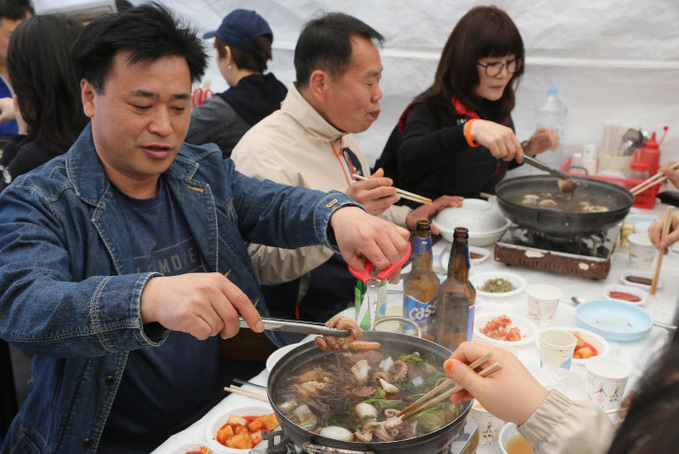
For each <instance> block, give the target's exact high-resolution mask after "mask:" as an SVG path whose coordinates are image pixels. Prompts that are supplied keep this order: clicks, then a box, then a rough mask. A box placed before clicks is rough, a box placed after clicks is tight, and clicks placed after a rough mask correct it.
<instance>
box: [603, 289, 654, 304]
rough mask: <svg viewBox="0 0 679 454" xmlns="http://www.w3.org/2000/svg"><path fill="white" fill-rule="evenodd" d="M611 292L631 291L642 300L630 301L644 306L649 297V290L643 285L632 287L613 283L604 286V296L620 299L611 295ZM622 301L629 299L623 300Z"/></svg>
mask: <svg viewBox="0 0 679 454" xmlns="http://www.w3.org/2000/svg"><path fill="white" fill-rule="evenodd" d="M610 292H625V293H630V294H632V295H634V296H637V297H639V298H641V300H640V301H636V302H634V301H628V302H629V303H632V304H634V305H635V306H643V305H644V304H646V298H647V297H648V292H647V291H646V290H644V289H642V288H641V287H632V286H631V285H620V284H611V285H607V286H606V287H604V291H603V293H602V296H603V297H604V298H606V299H609V300H613V299H618V298H613V297H612V296H610V295H609V293H610ZM621 301H627V300H621Z"/></svg>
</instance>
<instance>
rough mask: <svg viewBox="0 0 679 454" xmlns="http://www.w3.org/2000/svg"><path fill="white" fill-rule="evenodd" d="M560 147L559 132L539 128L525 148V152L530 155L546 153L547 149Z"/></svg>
mask: <svg viewBox="0 0 679 454" xmlns="http://www.w3.org/2000/svg"><path fill="white" fill-rule="evenodd" d="M558 147H559V134H558V133H557V132H556V131H555V130H553V129H547V128H538V130H537V131H535V133H534V134H533V137H531V138H530V140H529V141H528V143H527V144H526V148H524V150H523V151H524V152H525V153H526V154H528V155H530V156H535V155H536V154H540V153H544V152H545V151H547V150H556V149H557V148H558Z"/></svg>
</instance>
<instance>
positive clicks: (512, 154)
mask: <svg viewBox="0 0 679 454" xmlns="http://www.w3.org/2000/svg"><path fill="white" fill-rule="evenodd" d="M469 132H470V134H471V136H472V139H473V140H474V141H476V142H478V143H479V144H481V145H483V146H484V147H486V148H488V149H489V150H490V153H491V154H492V155H493V156H495V157H496V158H502V159H503V160H505V161H511V160H512V159H516V160H517V162H519V163H521V162H523V147H522V146H521V142H519V139H517V138H516V134H514V131H512V129H511V128H508V127H507V126H503V125H501V124H499V123H495V122H494V121H488V120H475V121H474V122H473V123H472V125H471V129H470V131H469Z"/></svg>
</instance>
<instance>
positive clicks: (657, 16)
mask: <svg viewBox="0 0 679 454" xmlns="http://www.w3.org/2000/svg"><path fill="white" fill-rule="evenodd" d="M34 2H35V6H36V10H37V11H38V12H39V11H40V9H41V8H43V9H46V8H49V7H54V6H61V5H63V4H64V0H34ZM69 3H82V2H81V1H78V0H70V2H69ZM131 3H133V4H139V3H141V2H140V1H134V0H133V1H132V2H131ZM162 3H164V4H166V5H167V6H169V7H170V8H172V9H173V10H175V11H176V12H177V13H179V14H180V15H181V16H183V17H184V18H186V20H187V21H189V23H191V24H192V25H193V26H195V27H196V29H197V30H198V31H199V32H200V33H201V34H202V33H204V32H206V31H209V30H214V29H216V28H217V27H218V26H219V24H220V22H221V20H222V18H223V16H224V15H225V14H226V13H227V12H229V11H231V10H233V9H235V8H247V9H254V10H256V11H257V12H258V13H260V14H261V15H262V16H264V17H265V18H266V19H267V21H268V22H269V24H270V25H271V28H272V29H273V31H274V37H275V39H274V60H273V62H272V63H271V64H270V65H269V70H270V71H272V72H273V73H274V74H276V76H277V77H278V78H279V79H280V80H281V81H282V82H283V83H285V84H286V85H287V84H289V83H291V82H292V81H293V80H294V78H295V76H294V68H293V63H292V59H293V50H294V45H295V42H296V40H297V36H298V34H299V31H300V29H301V27H302V25H303V24H304V22H305V21H306V20H308V19H309V18H311V17H314V16H317V15H319V14H322V13H323V12H329V11H337V10H339V11H342V12H345V13H348V14H351V15H354V16H356V17H358V18H359V19H361V20H363V21H365V22H366V23H368V24H369V25H371V26H372V27H374V28H375V29H376V30H378V31H379V32H380V33H382V34H383V35H384V36H385V38H386V43H385V45H384V48H383V50H382V62H383V65H384V72H383V77H382V81H381V83H380V86H381V88H382V91H383V98H382V101H381V105H382V114H381V115H380V118H379V119H378V120H377V121H376V122H375V123H374V124H373V126H372V127H371V128H370V129H369V130H368V131H366V132H364V133H362V134H359V135H358V140H359V142H360V144H361V146H362V148H363V150H364V152H365V154H366V155H367V156H368V160H369V162H371V163H373V162H374V161H375V159H376V158H377V157H378V156H379V154H380V153H381V151H382V148H383V146H384V143H385V142H386V139H387V137H388V136H389V133H390V132H391V130H392V128H393V127H394V125H395V123H396V120H397V119H398V117H399V115H400V113H401V111H402V110H403V108H404V107H405V106H406V105H407V104H408V103H409V101H410V100H411V99H412V98H413V97H414V96H416V95H417V94H419V93H420V92H422V91H423V90H425V89H426V88H427V87H428V86H429V85H430V84H431V82H432V80H433V75H434V72H435V70H436V65H437V63H438V58H439V54H440V51H441V49H442V47H443V45H444V44H445V41H446V39H447V38H448V35H449V34H450V31H451V30H452V28H453V26H454V25H455V24H456V23H457V21H458V20H459V18H460V17H462V15H463V14H464V13H465V12H467V11H468V10H469V9H470V8H472V7H473V6H476V5H482V4H494V5H497V6H498V7H500V8H502V9H504V10H505V11H507V13H508V14H509V15H510V17H512V19H513V20H514V22H515V23H516V25H517V27H518V28H519V30H520V32H521V35H522V37H523V40H524V46H525V48H526V57H527V58H526V71H525V73H524V76H523V79H522V81H521V84H520V86H519V90H518V93H517V103H516V107H515V110H514V113H513V118H514V122H515V124H516V128H517V135H518V137H519V139H520V140H524V139H527V138H529V137H530V135H531V134H532V132H533V131H534V129H535V118H534V109H535V107H536V106H537V105H539V104H540V103H541V102H542V100H543V97H544V96H545V93H546V91H547V89H548V88H552V87H553V88H557V89H558V90H559V94H560V96H561V98H562V99H563V100H564V102H565V103H566V105H567V106H568V108H569V114H568V124H567V127H566V134H565V137H564V138H563V142H564V145H565V147H564V150H563V152H562V153H561V154H557V153H554V152H549V153H546V154H545V155H543V156H542V158H543V159H545V160H546V161H548V162H550V163H552V164H555V165H556V164H560V163H561V162H562V160H563V159H565V158H566V157H568V156H569V155H570V154H571V153H573V152H574V151H579V150H580V149H581V148H582V146H583V145H584V144H587V143H594V144H598V143H599V142H600V140H601V138H602V135H603V129H604V125H605V124H608V123H618V124H624V125H629V126H631V127H636V128H642V129H644V130H647V131H657V132H659V133H662V127H663V126H665V125H669V126H670V130H669V133H668V135H667V139H666V141H665V142H664V143H663V144H662V146H661V150H662V157H661V162H667V161H669V160H676V159H679V25H677V24H679V2H678V1H677V0H645V1H643V2H640V1H632V0H617V1H614V0H597V1H592V0H570V1H567V2H565V1H556V0H534V1H531V2H528V1H510V0H506V1H493V2H479V1H473V0H455V1H450V0H447V1H444V0H420V1H417V2H412V1H404V0H365V1H355V0H348V1H345V2H341V3H340V2H336V1H330V0H278V1H277V0H256V1H238V0H190V1H187V0H165V1H163V2H162ZM211 44H212V42H211V40H210V41H207V42H206V47H207V48H208V49H209V51H210V55H211V56H212V61H211V66H210V68H209V70H208V74H207V76H206V77H207V78H210V79H211V88H212V89H213V90H214V91H215V92H217V91H221V90H224V89H226V88H227V86H226V82H225V81H224V80H223V79H222V77H221V76H220V74H219V72H218V70H217V67H216V64H214V50H213V49H212V47H211ZM524 167H526V166H524ZM527 172H528V173H529V172H531V169H523V168H522V169H520V170H518V171H514V173H527Z"/></svg>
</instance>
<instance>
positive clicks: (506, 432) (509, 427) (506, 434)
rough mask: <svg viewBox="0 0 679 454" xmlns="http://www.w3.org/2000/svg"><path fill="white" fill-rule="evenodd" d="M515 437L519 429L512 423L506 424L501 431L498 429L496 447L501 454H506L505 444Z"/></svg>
mask: <svg viewBox="0 0 679 454" xmlns="http://www.w3.org/2000/svg"><path fill="white" fill-rule="evenodd" d="M515 435H519V429H517V428H516V424H514V423H513V422H506V423H505V425H504V426H502V429H500V436H499V437H498V445H500V451H502V454H508V452H507V442H508V441H509V440H510V439H511V438H512V437H513V436H515Z"/></svg>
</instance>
